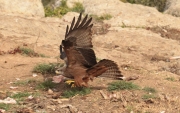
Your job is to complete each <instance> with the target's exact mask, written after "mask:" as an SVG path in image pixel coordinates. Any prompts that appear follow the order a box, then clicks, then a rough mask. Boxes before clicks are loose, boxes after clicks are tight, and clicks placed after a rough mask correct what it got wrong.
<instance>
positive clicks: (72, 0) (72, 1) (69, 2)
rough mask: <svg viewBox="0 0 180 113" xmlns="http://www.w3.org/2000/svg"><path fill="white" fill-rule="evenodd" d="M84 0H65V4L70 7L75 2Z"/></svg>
mask: <svg viewBox="0 0 180 113" xmlns="http://www.w3.org/2000/svg"><path fill="white" fill-rule="evenodd" d="M83 1H84V0H67V2H66V3H67V6H68V7H69V8H72V7H73V6H74V4H75V3H77V2H78V3H83Z"/></svg>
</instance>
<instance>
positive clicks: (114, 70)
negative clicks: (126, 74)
mask: <svg viewBox="0 0 180 113" xmlns="http://www.w3.org/2000/svg"><path fill="white" fill-rule="evenodd" d="M87 73H88V74H89V76H90V77H98V76H100V77H108V78H113V79H121V78H122V77H123V75H122V74H121V71H120V70H119V68H118V65H117V64H116V63H115V62H114V61H111V60H107V59H103V60H101V61H99V62H98V63H97V64H96V65H94V66H93V67H91V68H89V69H88V70H87Z"/></svg>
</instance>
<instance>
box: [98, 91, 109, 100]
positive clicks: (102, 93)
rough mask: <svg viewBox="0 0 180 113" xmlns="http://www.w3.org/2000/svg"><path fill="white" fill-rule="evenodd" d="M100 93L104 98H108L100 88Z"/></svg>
mask: <svg viewBox="0 0 180 113" xmlns="http://www.w3.org/2000/svg"><path fill="white" fill-rule="evenodd" d="M100 93H101V95H102V96H103V98H104V99H108V96H107V95H106V94H105V93H104V92H103V91H102V90H100Z"/></svg>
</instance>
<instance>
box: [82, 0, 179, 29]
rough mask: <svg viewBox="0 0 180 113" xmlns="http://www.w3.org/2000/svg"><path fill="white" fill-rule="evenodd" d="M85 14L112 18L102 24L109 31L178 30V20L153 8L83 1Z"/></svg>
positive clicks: (115, 1)
mask: <svg viewBox="0 0 180 113" xmlns="http://www.w3.org/2000/svg"><path fill="white" fill-rule="evenodd" d="M83 6H84V7H85V13H86V14H94V15H98V16H101V15H103V14H110V15H111V16H112V18H111V19H110V20H105V21H104V22H105V23H107V24H110V25H111V29H110V30H117V29H118V30H120V26H124V27H133V26H134V27H137V26H138V27H146V26H170V27H175V28H180V21H179V20H180V19H179V18H175V17H172V16H171V15H165V14H162V13H160V12H159V11H157V9H156V8H154V7H148V6H143V5H139V4H130V3H123V2H121V1H120V0H85V1H84V2H83Z"/></svg>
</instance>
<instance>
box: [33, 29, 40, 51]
mask: <svg viewBox="0 0 180 113" xmlns="http://www.w3.org/2000/svg"><path fill="white" fill-rule="evenodd" d="M39 37H40V31H39V35H38V37H37V39H36V42H35V43H34V51H35V47H37V42H38V39H39Z"/></svg>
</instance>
